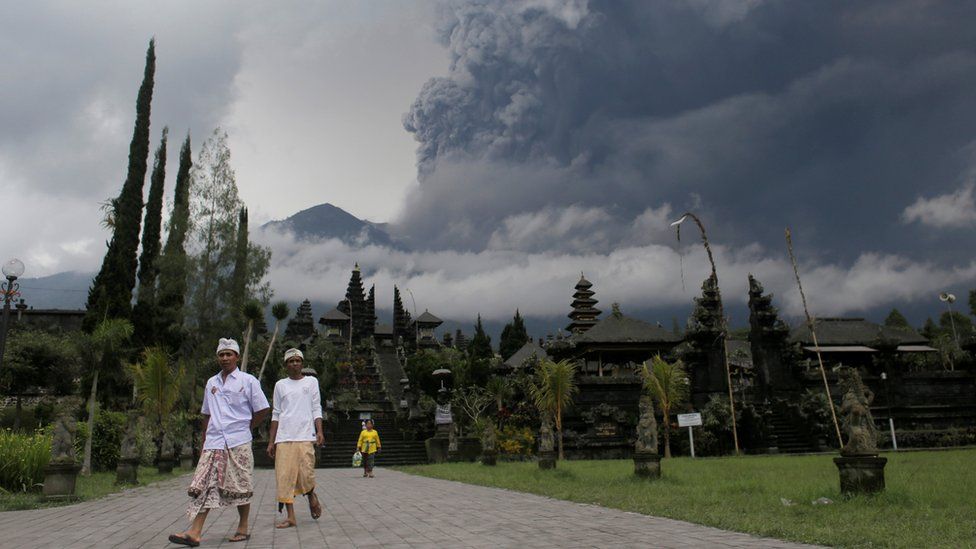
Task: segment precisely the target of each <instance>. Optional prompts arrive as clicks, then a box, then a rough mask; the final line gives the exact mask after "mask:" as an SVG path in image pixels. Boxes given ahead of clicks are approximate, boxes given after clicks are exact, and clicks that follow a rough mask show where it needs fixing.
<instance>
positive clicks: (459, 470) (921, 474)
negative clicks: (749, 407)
mask: <svg viewBox="0 0 976 549" xmlns="http://www.w3.org/2000/svg"><path fill="white" fill-rule="evenodd" d="M884 455H885V456H886V457H887V458H888V465H887V467H886V469H885V481H886V484H887V490H886V491H885V492H884V493H882V494H879V495H876V496H859V497H854V498H851V499H844V498H843V497H842V496H841V495H840V485H839V480H838V475H837V468H836V467H835V466H834V463H833V461H832V458H833V456H832V455H823V456H747V457H738V458H731V457H729V458H704V459H701V458H699V459H690V458H674V459H667V460H662V463H661V469H662V473H663V476H662V478H661V479H660V480H655V481H646V480H641V479H638V478H636V477H635V476H634V475H633V462H632V461H630V460H614V461H560V462H559V465H558V467H557V469H555V470H551V471H543V470H540V469H539V467H538V466H537V465H536V463H534V462H520V463H499V465H497V466H496V467H487V466H484V465H481V464H479V463H445V464H440V465H423V466H412V467H400V468H398V469H399V470H401V471H404V472H406V473H412V474H417V475H424V476H430V477H436V478H442V479H447V480H456V481H460V482H467V483H470V484H479V485H483V486H495V487H499V488H508V489H511V490H518V491H521V492H530V493H533V494H540V495H544V496H549V497H552V498H558V499H564V500H569V501H576V502H582V503H593V504H597V505H603V506H606V507H613V508H616V509H624V510H627V511H636V512H639V513H644V514H647V515H656V516H663V517H670V518H674V519H680V520H686V521H689V522H694V523H698V524H705V525H708V526H715V527H718V528H723V529H727V530H735V531H739V532H748V533H752V534H757V535H761V536H768V537H774V538H780V539H784V540H792V541H801V542H807V543H817V544H823V545H834V546H845V547H976V471H974V468H976V450H952V451H941V452H903V453H886V454H884ZM820 497H827V498H830V499H832V500H833V501H834V503H833V504H830V505H816V506H815V505H812V503H811V502H813V501H814V500H816V499H817V498H820ZM780 498H786V499H789V500H792V501H794V502H795V503H796V504H795V505H792V506H786V505H784V504H783V503H782V502H781V499H780ZM649 541H650V540H649Z"/></svg>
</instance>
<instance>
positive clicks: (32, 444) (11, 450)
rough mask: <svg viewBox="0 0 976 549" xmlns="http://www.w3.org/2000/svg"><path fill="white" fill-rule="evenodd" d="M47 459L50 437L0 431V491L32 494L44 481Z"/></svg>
mask: <svg viewBox="0 0 976 549" xmlns="http://www.w3.org/2000/svg"><path fill="white" fill-rule="evenodd" d="M50 459H51V435H50V434H48V433H47V432H46V431H44V430H43V429H39V430H37V431H35V432H34V433H31V434H21V433H14V432H13V431H11V430H9V429H4V430H2V431H0V488H3V489H4V490H9V491H14V492H26V491H29V490H34V489H35V488H36V487H37V486H38V484H40V483H41V482H43V481H44V467H46V466H47V462H48V461H49V460H50Z"/></svg>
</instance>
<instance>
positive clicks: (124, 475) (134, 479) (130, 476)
mask: <svg viewBox="0 0 976 549" xmlns="http://www.w3.org/2000/svg"><path fill="white" fill-rule="evenodd" d="M115 484H139V458H131V459H125V458H122V459H119V464H118V465H116V466H115Z"/></svg>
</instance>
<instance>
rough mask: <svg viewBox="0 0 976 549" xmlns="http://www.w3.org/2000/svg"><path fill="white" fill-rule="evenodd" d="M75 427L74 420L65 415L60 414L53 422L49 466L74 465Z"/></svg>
mask: <svg viewBox="0 0 976 549" xmlns="http://www.w3.org/2000/svg"><path fill="white" fill-rule="evenodd" d="M76 430H77V425H76V423H75V420H74V418H72V417H71V416H69V415H68V414H67V413H61V414H60V415H58V417H57V419H56V420H55V421H54V434H53V435H52V437H51V461H50V463H51V464H56V465H74V464H75V461H76V460H75V432H76Z"/></svg>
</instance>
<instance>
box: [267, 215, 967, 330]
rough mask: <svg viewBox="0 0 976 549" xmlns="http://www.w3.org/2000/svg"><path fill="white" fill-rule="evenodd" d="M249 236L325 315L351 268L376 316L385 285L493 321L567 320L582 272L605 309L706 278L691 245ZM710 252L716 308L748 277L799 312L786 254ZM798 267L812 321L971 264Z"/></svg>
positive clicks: (895, 301)
mask: <svg viewBox="0 0 976 549" xmlns="http://www.w3.org/2000/svg"><path fill="white" fill-rule="evenodd" d="M664 213H667V212H664ZM540 215H541V216H543V217H544V216H545V215H547V214H540ZM647 215H651V214H647ZM658 215H663V214H662V213H660V212H659V213H658ZM255 238H257V239H258V240H259V241H260V242H261V243H262V244H265V245H268V246H271V248H272V249H273V251H274V254H273V256H272V266H271V270H270V273H269V279H270V282H271V286H272V288H274V289H275V292H276V296H275V299H285V300H288V301H291V302H298V301H301V300H303V299H306V298H307V299H309V300H311V301H312V303H313V305H314V306H315V307H316V310H320V308H321V307H331V306H333V305H334V304H335V303H337V302H338V301H339V300H340V299H342V297H343V296H344V294H345V290H346V285H347V283H348V280H349V274H350V270H351V269H352V266H353V265H354V264H355V263H357V262H358V263H359V265H360V266H361V267H362V268H363V273H364V280H365V284H366V286H367V288H368V287H369V285H371V284H375V285H376V287H377V307H378V308H380V309H385V310H389V309H390V308H391V307H392V296H393V285H394V284H396V285H397V286H399V287H400V288H401V289H403V288H409V289H410V290H411V291H412V292H413V294H414V296H415V297H416V299H417V308H418V309H419V310H421V311H422V310H424V309H429V310H430V311H431V312H432V313H434V314H436V315H438V316H441V317H442V318H451V319H456V320H463V321H466V320H471V319H473V318H474V316H475V315H477V314H479V313H480V314H481V315H482V316H483V317H484V318H486V319H491V320H503V319H507V318H510V317H511V315H512V313H513V311H514V310H515V309H516V308H518V309H519V310H520V311H521V312H522V313H523V314H524V315H528V316H540V317H542V316H554V315H563V314H566V313H567V312H568V311H569V305H570V302H571V300H572V293H573V286H575V284H576V282H577V281H578V280H579V276H580V272H581V271H582V272H583V273H584V274H585V275H586V277H587V278H588V279H589V280H590V281H592V282H593V284H594V288H593V289H594V290H595V291H596V292H597V294H596V298H597V299H599V300H600V303H601V305H600V307H601V308H603V309H605V310H609V307H610V304H611V303H613V302H619V303H621V305H622V306H623V308H624V310H625V311H627V310H638V309H639V310H648V309H650V310H653V309H654V308H655V307H673V306H681V305H689V306H690V304H691V302H692V298H693V297H695V296H696V295H698V293H699V291H700V290H699V288H700V284H701V281H702V280H704V278H705V277H706V276H707V274H708V273H709V271H710V268H709V265H708V263H707V259H706V257H705V254H704V251H703V250H702V248H701V247H700V246H699V245H694V246H689V247H686V248H684V249H683V250H680V251H679V250H676V249H674V248H672V247H671V246H670V245H664V244H660V243H643V244H634V245H623V246H621V247H618V248H616V249H613V250H610V251H607V252H567V251H561V252H527V251H522V250H512V249H505V250H501V249H488V250H484V251H481V252H477V253H475V252H461V251H454V250H440V251H419V252H407V251H399V250H391V249H389V248H383V247H378V246H367V247H363V248H357V247H354V246H349V245H346V244H344V243H342V242H341V241H339V240H337V239H329V240H322V241H318V242H312V243H309V242H306V241H302V242H296V241H295V240H294V238H292V237H291V235H289V234H282V233H278V232H264V233H259V234H257V235H255ZM713 251H714V253H715V261H716V264H717V267H718V274H719V279H720V282H721V286H722V292H723V296H724V299H725V300H726V303H727V304H729V305H738V306H742V305H744V304H745V303H746V301H747V299H748V293H747V292H748V279H747V276H748V275H749V274H753V275H755V276H756V277H757V278H758V279H759V280H760V281H761V282H762V283H763V285H764V286H765V288H766V290H767V291H769V292H773V293H774V294H775V300H774V303H775V304H776V306H778V307H779V308H780V309H781V311H782V312H783V314H784V315H786V316H787V317H800V316H801V315H802V314H803V310H802V305H801V303H800V297H799V294H798V292H797V290H796V283H795V280H794V278H793V270H792V266H791V264H790V262H789V259H788V258H787V257H786V254H785V252H784V253H782V254H778V253H774V252H772V251H769V250H764V249H763V248H762V247H760V246H758V245H750V246H745V247H742V248H737V249H729V248H726V247H724V246H715V247H714V249H713ZM679 254H680V257H679ZM801 259H802V258H801ZM800 269H801V275H802V276H803V281H804V289H805V290H806V292H807V297H808V299H809V302H810V307H811V313H812V314H814V315H819V316H825V315H843V314H858V313H860V312H863V311H865V310H869V309H872V308H876V307H887V306H894V305H898V306H901V305H903V304H905V303H906V302H911V301H916V300H920V299H927V298H928V297H929V296H931V295H935V294H937V293H938V292H940V291H943V290H944V288H947V287H953V286H959V285H971V284H973V283H974V282H976V262H971V263H969V264H966V265H960V266H953V267H943V266H939V265H936V264H933V263H927V262H918V261H914V260H912V259H910V258H906V257H903V256H898V255H890V254H878V253H865V254H863V255H861V256H860V257H859V258H858V259H857V260H856V261H855V262H854V263H852V264H850V265H842V264H823V265H817V266H809V265H806V264H804V263H803V262H802V261H801V263H800ZM682 273H683V276H684V289H683V285H682Z"/></svg>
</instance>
